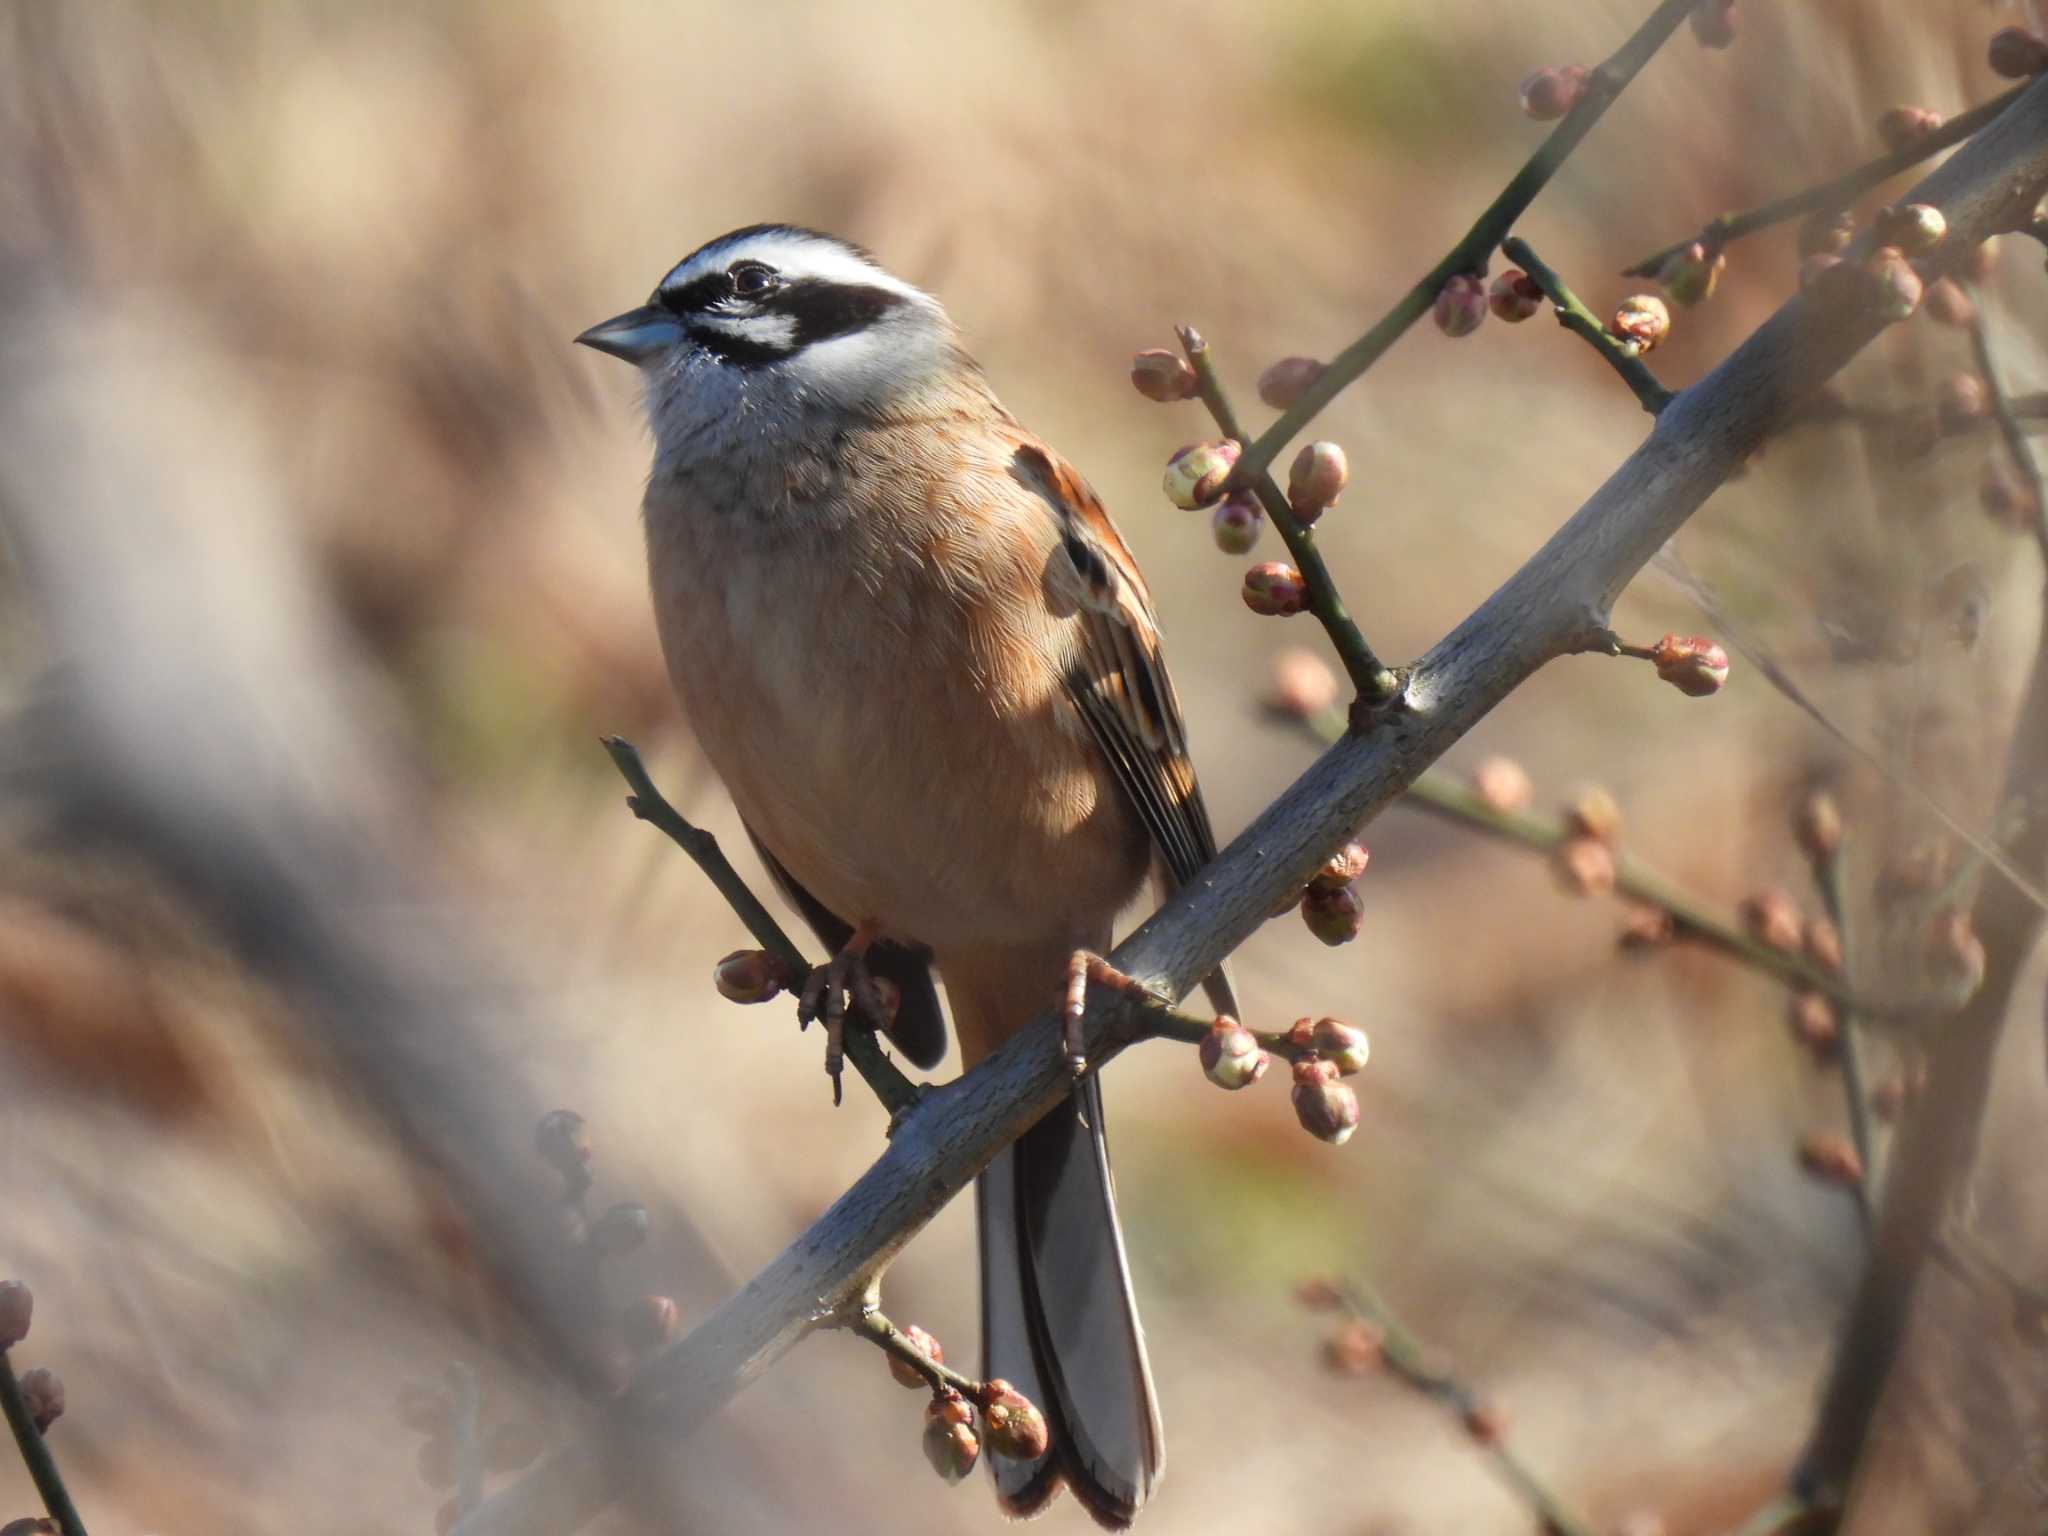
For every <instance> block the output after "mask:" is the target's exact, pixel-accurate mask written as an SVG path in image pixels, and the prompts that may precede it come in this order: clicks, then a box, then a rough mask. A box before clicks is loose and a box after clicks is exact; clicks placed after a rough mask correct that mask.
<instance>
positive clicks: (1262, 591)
mask: <svg viewBox="0 0 2048 1536" xmlns="http://www.w3.org/2000/svg"><path fill="white" fill-rule="evenodd" d="M1244 605H1245V607H1247V608H1249V609H1251V611H1252V612H1253V613H1257V614H1262V615H1264V616H1265V617H1267V618H1277V619H1284V618H1288V617H1290V616H1292V615H1294V614H1297V613H1300V612H1301V611H1302V610H1303V609H1304V608H1306V607H1307V606H1308V583H1307V582H1306V581H1304V580H1302V576H1301V572H1299V571H1297V570H1296V569H1295V568H1294V567H1293V566H1291V565H1288V564H1286V563H1284V562H1283V561H1279V560H1268V561H1267V562H1266V563H1265V564H1264V565H1255V566H1253V567H1252V568H1251V569H1250V570H1248V571H1246V572H1245V573H1244Z"/></svg>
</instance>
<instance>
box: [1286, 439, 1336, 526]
mask: <svg viewBox="0 0 2048 1536" xmlns="http://www.w3.org/2000/svg"><path fill="white" fill-rule="evenodd" d="M1350 478H1351V466H1350V464H1349V463H1348V462H1347V461H1346V460H1345V457H1344V450H1343V449H1342V448H1341V447H1339V446H1338V445H1337V444H1335V443H1309V444H1307V445H1306V446H1305V447H1303V449H1302V450H1301V452H1299V453H1297V454H1296V455H1295V456H1294V466H1293V467H1292V468H1291V469H1289V470H1288V472H1287V505H1288V506H1290V507H1292V508H1293V509H1294V515H1295V517H1296V518H1297V519H1298V520H1299V521H1300V522H1302V523H1303V524H1308V523H1313V522H1314V521H1315V520H1316V519H1317V518H1319V517H1321V516H1322V515H1323V513H1325V512H1326V511H1328V510H1329V509H1330V508H1331V507H1333V506H1335V505H1336V504H1337V498H1338V497H1339V496H1341V495H1343V494H1344V485H1345V482H1346V481H1348V480H1349V479H1350Z"/></svg>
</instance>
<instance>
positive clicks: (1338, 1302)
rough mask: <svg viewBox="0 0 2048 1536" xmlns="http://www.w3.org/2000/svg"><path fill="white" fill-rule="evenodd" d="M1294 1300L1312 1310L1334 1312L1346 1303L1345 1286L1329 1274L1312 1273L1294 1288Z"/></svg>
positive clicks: (1298, 1304)
mask: <svg viewBox="0 0 2048 1536" xmlns="http://www.w3.org/2000/svg"><path fill="white" fill-rule="evenodd" d="M1294 1300H1295V1304H1296V1305H1297V1306H1303V1307H1306V1308H1308V1310H1309V1311H1311V1312H1333V1311H1335V1310H1336V1309H1337V1308H1338V1307H1341V1306H1343V1305H1344V1288H1343V1287H1342V1286H1340V1285H1339V1284H1338V1283H1337V1282H1336V1281H1335V1280H1332V1279H1331V1278H1330V1277H1329V1276H1328V1275H1311V1276H1309V1278H1308V1279H1306V1280H1304V1281H1302V1282H1301V1284H1299V1285H1297V1286H1296V1287H1295V1288H1294Z"/></svg>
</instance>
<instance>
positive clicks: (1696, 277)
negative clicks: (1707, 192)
mask: <svg viewBox="0 0 2048 1536" xmlns="http://www.w3.org/2000/svg"><path fill="white" fill-rule="evenodd" d="M1695 14H1697V13H1695ZM1727 268H1728V253H1727V252H1725V251H1716V252H1714V253H1713V255H1711V256H1709V255H1708V254H1707V248H1706V246H1704V245H1702V244H1701V243H1700V242H1699V241H1697V240H1695V241H1693V243H1692V244H1691V245H1688V246H1687V247H1686V248H1685V249H1684V250H1682V251H1679V252H1677V253H1676V254H1674V255H1672V256H1670V257H1668V258H1667V259H1666V260H1665V262H1664V265H1663V266H1662V267H1661V268H1660V269H1659V270H1658V272H1657V281H1658V282H1659V283H1660V284H1661V285H1662V286H1663V289H1664V291H1665V292H1666V293H1668V294H1670V295H1671V299H1672V302H1673V303H1676V304H1684V305H1687V306H1691V305H1694V304H1699V303H1703V302H1705V301H1706V300H1708V299H1711V298H1712V297H1713V296H1714V289H1715V288H1716V287H1717V286H1718V285H1719V283H1720V281H1721V274H1722V273H1723V272H1724V271H1726V270H1727Z"/></svg>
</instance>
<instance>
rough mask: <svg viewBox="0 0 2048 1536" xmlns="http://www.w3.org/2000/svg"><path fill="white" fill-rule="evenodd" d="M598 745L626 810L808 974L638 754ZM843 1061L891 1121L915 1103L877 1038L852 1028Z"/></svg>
mask: <svg viewBox="0 0 2048 1536" xmlns="http://www.w3.org/2000/svg"><path fill="white" fill-rule="evenodd" d="M603 744H604V749H605V751H606V752H607V753H609V754H610V755H611V760H612V762H613V764H614V765H615V766H616V767H617V768H618V770H619V772H620V774H621V775H623V776H624V778H625V780H626V783H627V785H628V786H629V787H630V788H631V789H632V791H633V793H632V794H630V795H629V796H627V797H626V806H627V808H628V809H629V810H631V811H632V813H633V814H634V815H635V816H637V817H639V818H640V819H641V820H642V821H644V822H647V823H648V824H649V825H651V826H654V827H656V828H659V829H660V830H661V831H663V832H665V833H667V834H668V836H669V838H670V839H671V840H672V841H673V842H674V843H675V844H676V846H677V847H679V848H681V849H682V850H683V852H685V853H687V854H688V855H689V856H690V857H691V859H692V860H694V861H695V862H696V865H697V867H698V868H699V869H701V870H703V871H704V873H705V875H706V876H707V877H709V879H710V881H711V883H712V884H713V885H714V886H716V887H717V888H718V894H719V895H721V896H723V897H724V898H725V900H726V904H727V905H728V906H730V907H731V908H732V909H733V911H734V912H735V913H737V914H738V916H739V919H740V921H741V922H743V923H745V924H746V926H747V931H748V932H749V933H751V934H752V935H753V936H754V942H755V943H757V944H759V945H760V946H761V947H762V948H763V949H765V950H767V951H768V953H769V954H771V955H773V956H774V957H775V958H776V959H777V960H778V961H780V962H781V963H782V965H783V966H784V967H785V968H786V969H787V970H788V972H789V974H790V975H792V976H796V977H805V976H808V975H810V973H811V969H812V967H811V964H810V962H809V961H807V960H805V959H804V956H803V951H801V950H799V949H798V948H797V947H796V945H795V943H794V942H792V941H791V939H790V937H789V935H788V934H787V933H785V932H783V930H782V925H781V924H780V923H778V922H776V921H775V919H774V917H773V916H772V915H770V913H769V911H768V909H767V908H766V907H764V906H762V905H761V901H760V898H759V897H757V896H755V895H754V893H753V892H752V891H751V890H749V889H748V887H747V883H746V881H744V880H742V879H741V878H740V875H739V871H738V870H736V869H734V868H733V867H732V863H731V861H730V860H728V859H727V858H726V856H725V854H724V852H723V850H721V849H720V848H719V846H718V839H717V838H715V837H713V836H712V835H711V834H710V833H709V832H706V831H705V830H704V829H703V828H702V827H697V826H693V825H691V823H690V822H688V821H687V820H685V819H684V817H683V815H682V813H681V812H680V811H678V810H677V809H676V808H675V807H674V806H672V805H670V804H669V803H668V801H667V800H666V799H665V798H664V797H663V796H662V793H661V791H660V790H658V789H656V788H655V787H654V781H653V780H652V779H651V778H649V777H648V776H647V765H646V764H645V763H643V762H641V760H640V753H639V750H638V749H637V748H636V747H634V745H633V744H632V743H631V742H630V741H627V740H626V739H625V738H623V737H620V736H606V737H604V738H603ZM846 1059H847V1060H848V1061H850V1062H852V1063H853V1069H854V1071H856V1072H858V1073H859V1074H860V1075H861V1078H862V1079H863V1080H864V1081H865V1082H866V1083H867V1085H868V1087H869V1088H871V1089H873V1090H874V1094H875V1097H876V1098H878V1099H880V1100H881V1101H882V1107H883V1108H884V1109H886V1110H888V1111H889V1113H890V1114H891V1115H892V1116H894V1115H898V1114H901V1113H903V1112H904V1111H905V1110H907V1109H909V1108H910V1107H911V1106H912V1105H913V1104H915V1103H916V1102H917V1100H918V1094H919V1090H918V1087H917V1085H916V1084H915V1083H913V1082H911V1080H910V1079H909V1078H907V1077H905V1076H904V1075H903V1073H902V1072H901V1071H900V1070H899V1069H898V1068H897V1066H896V1063H895V1062H893V1061H892V1060H890V1059H889V1053H888V1052H887V1051H885V1050H884V1049H883V1048H882V1045H881V1041H880V1038H879V1037H878V1036H877V1035H876V1034H875V1033H874V1032H873V1031H872V1030H868V1029H861V1028H853V1029H849V1030H847V1031H846ZM829 1065H830V1064H829V1063H828V1068H829ZM832 1102H833V1103H835V1104H836V1103H838V1102H839V1079H838V1076H837V1075H836V1074H835V1075H834V1076H833V1079H832Z"/></svg>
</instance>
